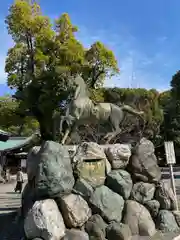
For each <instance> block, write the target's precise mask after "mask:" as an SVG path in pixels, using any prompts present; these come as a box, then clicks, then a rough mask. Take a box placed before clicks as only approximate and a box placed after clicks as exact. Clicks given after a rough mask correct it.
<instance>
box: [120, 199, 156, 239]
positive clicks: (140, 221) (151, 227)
mask: <svg viewBox="0 0 180 240" xmlns="http://www.w3.org/2000/svg"><path fill="white" fill-rule="evenodd" d="M124 212H125V214H124V218H123V223H124V224H127V225H128V226H129V227H130V229H131V232H132V235H140V236H153V235H154V234H155V233H156V228H155V224H154V222H153V220H152V217H151V215H150V213H149V211H148V210H147V209H146V208H145V207H144V206H143V205H141V204H140V203H138V202H136V201H133V200H127V201H126V203H125V211H124Z"/></svg>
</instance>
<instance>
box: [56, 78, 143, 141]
mask: <svg viewBox="0 0 180 240" xmlns="http://www.w3.org/2000/svg"><path fill="white" fill-rule="evenodd" d="M74 83H75V86H76V90H75V94H74V98H73V99H72V100H71V102H70V104H69V107H68V108H67V110H66V115H65V116H61V120H60V131H61V132H62V124H63V122H64V121H66V123H67V124H68V128H67V129H66V131H65V134H64V136H63V139H62V141H61V143H62V144H64V143H65V141H66V139H67V137H68V135H69V134H70V133H71V131H72V130H74V129H75V128H76V127H78V126H79V125H83V124H85V123H98V122H101V123H102V122H103V121H109V122H110V124H111V125H112V130H113V131H112V132H109V133H107V134H106V136H105V137H104V138H105V139H107V143H108V142H109V141H110V140H111V139H112V138H114V137H115V136H116V135H118V134H119V133H120V132H121V129H120V125H121V123H122V121H123V119H124V113H125V112H128V113H131V114H133V115H136V116H139V117H141V118H142V115H143V113H144V112H142V111H137V110H135V109H133V108H132V107H130V106H129V105H122V106H117V105H115V104H113V103H94V102H93V101H92V100H91V99H90V98H89V92H88V89H87V85H86V84H85V82H84V80H83V78H82V77H81V76H79V75H78V76H76V77H75V78H74Z"/></svg>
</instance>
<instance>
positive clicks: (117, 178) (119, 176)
mask: <svg viewBox="0 0 180 240" xmlns="http://www.w3.org/2000/svg"><path fill="white" fill-rule="evenodd" d="M106 185H107V186H108V187H109V188H110V189H112V190H113V191H114V192H116V193H118V194H120V195H121V196H122V197H123V198H124V199H128V198H129V196H130V193H131V190H132V186H133V182H132V179H131V175H130V174H129V173H128V172H127V171H125V170H113V171H111V172H110V173H109V174H108V176H107V178H106Z"/></svg>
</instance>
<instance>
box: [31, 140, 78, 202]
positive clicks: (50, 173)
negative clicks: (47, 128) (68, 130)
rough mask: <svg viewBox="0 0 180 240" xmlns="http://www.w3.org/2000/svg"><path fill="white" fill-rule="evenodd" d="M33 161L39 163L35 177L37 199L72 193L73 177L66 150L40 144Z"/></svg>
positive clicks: (54, 145) (49, 142) (50, 144)
mask: <svg viewBox="0 0 180 240" xmlns="http://www.w3.org/2000/svg"><path fill="white" fill-rule="evenodd" d="M34 161H37V162H39V163H38V167H37V174H36V177H35V191H36V196H37V199H41V198H48V197H49V198H53V197H54V196H55V195H57V194H62V195H63V194H68V193H70V192H71V191H72V188H73V185H74V177H73V172H72V167H71V162H70V157H69V153H68V150H67V149H66V148H64V147H63V146H62V145H60V144H58V143H56V142H52V141H47V142H45V143H43V144H42V146H41V149H40V150H39V152H38V153H37V155H36V157H35V159H34Z"/></svg>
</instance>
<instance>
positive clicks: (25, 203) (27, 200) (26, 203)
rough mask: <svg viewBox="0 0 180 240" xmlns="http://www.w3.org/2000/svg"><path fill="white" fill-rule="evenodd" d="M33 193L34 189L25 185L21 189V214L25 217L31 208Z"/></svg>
mask: <svg viewBox="0 0 180 240" xmlns="http://www.w3.org/2000/svg"><path fill="white" fill-rule="evenodd" d="M34 198H35V193H34V189H33V188H32V187H31V186H30V185H29V184H28V183H27V184H26V185H25V187H24V189H23V192H22V196H21V210H22V211H21V213H22V216H23V217H25V216H26V215H27V213H28V211H29V210H30V209H31V208H32V206H33V204H34V202H35V201H34Z"/></svg>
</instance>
